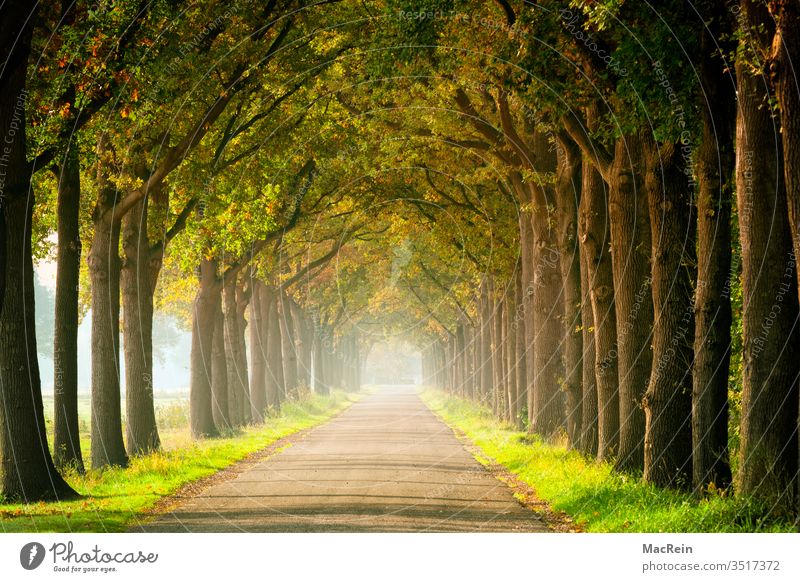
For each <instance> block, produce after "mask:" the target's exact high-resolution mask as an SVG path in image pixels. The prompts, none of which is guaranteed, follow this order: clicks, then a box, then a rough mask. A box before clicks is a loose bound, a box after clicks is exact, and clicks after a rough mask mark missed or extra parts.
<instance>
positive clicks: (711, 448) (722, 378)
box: [692, 19, 736, 491]
mask: <svg viewBox="0 0 800 582" xmlns="http://www.w3.org/2000/svg"><path fill="white" fill-rule="evenodd" d="M731 28H732V26H725V24H723V23H721V22H720V21H719V19H713V20H712V21H711V24H710V30H708V31H704V33H703V36H702V41H701V47H702V48H701V53H702V55H703V56H702V57H701V61H700V67H699V68H700V82H701V84H702V89H703V102H702V103H700V112H701V115H702V120H703V135H702V141H701V143H700V145H699V147H698V150H697V160H696V162H695V170H696V172H697V178H698V194H697V285H696V291H695V307H694V316H695V336H694V366H693V387H692V443H693V444H692V449H693V456H692V463H693V465H692V467H693V468H692V476H693V481H694V487H695V489H696V490H697V491H702V490H703V489H705V488H706V487H707V486H708V485H709V484H712V483H713V484H714V486H715V487H716V488H718V489H724V488H726V487H727V486H728V485H730V483H731V468H730V464H729V460H728V456H729V453H728V373H729V364H730V356H731V353H730V344H731V301H730V287H731V280H730V279H731V274H730V270H731V256H730V253H731V250H730V249H731V232H730V221H731V207H730V205H731V198H732V191H733V183H732V181H733V172H734V159H735V158H734V143H733V137H734V131H735V127H734V124H735V119H736V85H735V81H734V79H733V76H732V75H731V73H730V72H727V71H726V70H725V68H724V63H723V62H722V59H721V58H720V57H719V56H717V55H715V53H714V47H715V45H716V43H717V42H718V39H719V38H720V37H721V36H723V34H722V33H726V34H730V33H731V32H732V31H731V30H730V29H731Z"/></svg>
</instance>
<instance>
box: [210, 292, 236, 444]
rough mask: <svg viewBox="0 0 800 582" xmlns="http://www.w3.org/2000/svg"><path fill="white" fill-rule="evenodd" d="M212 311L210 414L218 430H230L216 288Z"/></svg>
mask: <svg viewBox="0 0 800 582" xmlns="http://www.w3.org/2000/svg"><path fill="white" fill-rule="evenodd" d="M209 309H211V310H212V312H213V324H214V331H213V333H212V340H211V356H210V358H209V360H208V366H210V368H211V371H210V377H211V416H212V418H213V420H214V426H216V427H217V430H219V431H220V432H223V431H229V430H231V428H232V426H231V417H230V414H228V364H227V362H226V360H225V315H224V314H223V313H222V294H221V293H220V291H219V288H217V291H216V293H215V294H214V295H213V297H212V298H211V301H210V305H209Z"/></svg>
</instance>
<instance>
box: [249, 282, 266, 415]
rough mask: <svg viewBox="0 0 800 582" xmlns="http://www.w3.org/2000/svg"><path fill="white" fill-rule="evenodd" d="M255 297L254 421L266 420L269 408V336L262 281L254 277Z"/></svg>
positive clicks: (252, 305)
mask: <svg viewBox="0 0 800 582" xmlns="http://www.w3.org/2000/svg"><path fill="white" fill-rule="evenodd" d="M252 285H253V297H252V299H251V300H250V367H251V369H252V373H251V374H250V402H251V403H252V407H253V411H252V415H253V421H254V422H258V423H261V422H264V411H265V410H266V408H267V392H266V381H267V338H266V336H264V333H263V332H264V310H263V308H262V305H261V297H262V294H263V291H262V287H263V286H264V283H262V282H261V281H260V280H258V279H253V283H252Z"/></svg>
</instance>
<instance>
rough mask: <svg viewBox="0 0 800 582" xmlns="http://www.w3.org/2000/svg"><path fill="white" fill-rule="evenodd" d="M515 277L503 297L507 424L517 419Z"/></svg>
mask: <svg viewBox="0 0 800 582" xmlns="http://www.w3.org/2000/svg"><path fill="white" fill-rule="evenodd" d="M515 281H516V277H514V278H513V279H512V281H511V282H510V283H509V288H508V289H506V293H505V295H504V296H503V315H504V319H503V337H504V342H503V345H504V346H505V350H504V353H503V357H504V358H505V360H504V362H505V374H506V389H507V395H506V402H507V410H506V417H507V418H506V419H507V420H508V422H509V423H512V424H514V423H516V419H517V412H518V411H517V403H518V400H517V398H518V393H517V371H516V369H515V362H514V360H515V359H516V355H517V340H516V330H515V329H514V306H515V301H514V286H515Z"/></svg>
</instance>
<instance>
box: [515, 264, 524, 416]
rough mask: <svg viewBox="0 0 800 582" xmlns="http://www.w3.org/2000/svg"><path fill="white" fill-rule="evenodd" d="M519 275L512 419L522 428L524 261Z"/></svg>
mask: <svg viewBox="0 0 800 582" xmlns="http://www.w3.org/2000/svg"><path fill="white" fill-rule="evenodd" d="M516 274H517V276H516V280H515V282H514V305H515V308H516V309H515V312H514V325H515V333H514V341H515V346H514V349H515V357H514V360H515V366H516V371H517V382H516V384H517V399H516V402H515V404H514V418H513V419H512V420H513V422H514V425H515V426H516V427H517V428H518V429H520V430H522V429H524V428H525V420H526V419H527V413H526V412H525V408H526V404H527V390H526V388H525V387H526V386H527V382H528V379H527V365H526V359H527V357H528V356H527V354H526V351H525V350H526V339H525V338H526V337H527V336H526V335H525V334H526V332H525V291H524V289H523V287H522V279H523V277H522V261H521V260H520V262H519V263H518V267H517V273H516Z"/></svg>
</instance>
